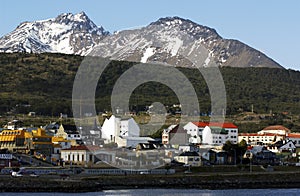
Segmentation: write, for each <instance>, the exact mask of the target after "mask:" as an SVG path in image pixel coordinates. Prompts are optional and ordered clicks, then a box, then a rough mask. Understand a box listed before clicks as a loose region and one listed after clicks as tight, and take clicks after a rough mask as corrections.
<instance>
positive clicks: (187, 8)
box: [0, 0, 300, 70]
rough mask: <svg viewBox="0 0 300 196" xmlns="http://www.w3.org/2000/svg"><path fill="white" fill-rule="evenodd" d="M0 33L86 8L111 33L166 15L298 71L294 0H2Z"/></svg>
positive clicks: (299, 30) (298, 5)
mask: <svg viewBox="0 0 300 196" xmlns="http://www.w3.org/2000/svg"><path fill="white" fill-rule="evenodd" d="M0 9H1V10H0V20H1V26H0V36H3V35H4V34H6V33H8V32H10V31H12V30H13V29H15V28H16V27H17V26H18V25H19V24H20V23H21V22H23V21H34V20H42V19H47V18H53V17H56V16H57V15H59V14H61V13H66V12H71V13H78V12H81V11H84V12H85V13H86V14H87V15H88V16H89V18H90V19H92V20H93V21H94V23H95V24H97V25H99V26H100V25H101V26H103V27H104V28H105V29H106V30H108V31H110V32H114V31H116V30H122V29H127V28H132V27H138V26H145V25H147V24H149V23H150V22H153V21H156V20H157V19H158V18H161V17H165V16H180V17H182V18H187V19H190V20H192V21H194V22H196V23H199V24H202V25H206V26H209V27H212V28H214V29H216V30H217V32H218V33H219V34H220V35H221V36H222V37H224V38H230V39H238V40H240V41H242V42H244V43H246V44H248V45H250V46H252V47H254V48H255V49H258V50H260V51H262V52H264V53H265V54H266V55H268V56H269V57H271V58H272V59H274V60H275V61H277V62H278V63H279V64H281V65H282V66H284V67H285V68H291V69H296V70H300V61H299V58H300V25H299V21H300V11H299V10H300V1H298V0H287V1H280V0H273V1H271V0H264V1H262V0H260V1H259V0H251V1H250V0H249V1H241V0H227V1H222V0H212V1H201V0H185V1H183V0H151V1H146V0H144V1H143V0H103V1H102V0H98V1H96V0H64V1H61V0H60V1H58V0H54V1H53V0H44V1H41V0H26V1H18V0H3V1H1V8H0Z"/></svg>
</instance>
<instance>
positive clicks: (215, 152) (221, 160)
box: [205, 149, 228, 165]
mask: <svg viewBox="0 0 300 196" xmlns="http://www.w3.org/2000/svg"><path fill="white" fill-rule="evenodd" d="M206 156H207V157H208V162H209V163H210V164H214V165H223V164H227V160H228V154H227V152H226V151H224V150H221V149H210V150H209V151H208V153H207V154H206ZM207 157H205V158H206V159H207Z"/></svg>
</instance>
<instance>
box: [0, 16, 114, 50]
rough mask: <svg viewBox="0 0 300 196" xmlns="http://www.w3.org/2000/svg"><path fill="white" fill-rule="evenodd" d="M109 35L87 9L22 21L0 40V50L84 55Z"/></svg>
mask: <svg viewBox="0 0 300 196" xmlns="http://www.w3.org/2000/svg"><path fill="white" fill-rule="evenodd" d="M107 34H108V32H106V31H105V30H104V29H103V28H102V27H99V28H98V27H97V26H96V25H95V24H94V23H93V22H92V21H91V20H90V19H89V18H88V17H87V15H86V14H85V13H84V12H81V13H79V14H76V15H73V14H70V13H69V14H61V15H59V16H58V17H56V18H53V19H48V20H43V21H35V22H23V23H22V24H20V25H19V26H18V27H17V28H16V29H15V30H14V31H13V32H11V33H9V34H7V35H5V36H4V37H2V38H1V39H0V51H1V52H28V53H31V52H32V53H42V52H55V53H65V54H79V55H85V54H86V53H87V52H88V50H90V49H91V48H92V47H93V46H94V45H95V44H97V43H98V42H99V41H100V40H101V39H102V38H103V37H104V36H105V35H107Z"/></svg>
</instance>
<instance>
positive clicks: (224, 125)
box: [192, 122, 238, 129]
mask: <svg viewBox="0 0 300 196" xmlns="http://www.w3.org/2000/svg"><path fill="white" fill-rule="evenodd" d="M192 123H193V124H194V125H196V126H197V127H206V126H209V127H222V128H229V129H237V128H238V127H237V126H236V125H234V124H233V123H226V122H225V123H220V122H192Z"/></svg>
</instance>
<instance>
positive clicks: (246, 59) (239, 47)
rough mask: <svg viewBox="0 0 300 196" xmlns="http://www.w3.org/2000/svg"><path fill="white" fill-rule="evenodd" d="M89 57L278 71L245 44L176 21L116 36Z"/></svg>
mask: <svg viewBox="0 0 300 196" xmlns="http://www.w3.org/2000/svg"><path fill="white" fill-rule="evenodd" d="M91 55H97V56H103V57H112V58H113V59H115V60H127V61H135V62H143V63H145V62H159V63H167V64H170V65H175V66H180V67H195V66H197V67H209V66H215V65H218V66H232V67H272V68H281V66H280V65H279V64H278V63H276V62H275V61H273V60H272V59H270V58H268V57H267V56H266V55H264V54H263V53H261V52H259V51H257V50H255V49H253V48H251V47H249V46H247V45H246V44H243V43H242V42H239V41H237V40H229V39H223V38H222V37H221V36H220V35H219V34H217V32H216V31H215V30H214V29H212V28H209V27H206V26H202V25H199V24H196V23H194V22H192V21H190V20H186V19H182V18H179V17H167V18H161V19H159V20H158V21H156V22H153V23H151V24H150V25H148V26H146V27H144V28H141V29H135V30H125V31H121V32H117V33H115V34H113V35H111V36H109V37H106V38H105V39H103V40H102V41H101V42H100V43H99V44H98V46H97V47H96V48H95V49H93V51H92V52H91Z"/></svg>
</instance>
